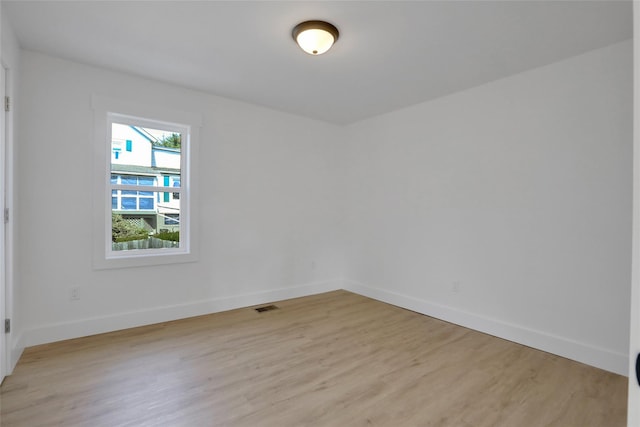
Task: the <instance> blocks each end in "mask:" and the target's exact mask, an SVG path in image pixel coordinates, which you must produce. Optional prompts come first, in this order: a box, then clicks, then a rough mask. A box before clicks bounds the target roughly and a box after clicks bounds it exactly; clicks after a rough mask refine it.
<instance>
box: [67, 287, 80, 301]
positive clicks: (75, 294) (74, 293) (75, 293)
mask: <svg viewBox="0 0 640 427" xmlns="http://www.w3.org/2000/svg"><path fill="white" fill-rule="evenodd" d="M79 299H80V288H71V290H70V291H69V301H78V300H79Z"/></svg>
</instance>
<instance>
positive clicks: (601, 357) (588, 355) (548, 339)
mask: <svg viewBox="0 0 640 427" xmlns="http://www.w3.org/2000/svg"><path fill="white" fill-rule="evenodd" d="M344 289H345V290H348V291H350V292H354V293H357V294H360V295H363V296H366V297H369V298H373V299H376V300H378V301H382V302H386V303H388V304H393V305H396V306H398V307H402V308H406V309H408V310H411V311H415V312H417V313H421V314H424V315H427V316H431V317H435V318H438V319H441V320H445V321H447V322H451V323H455V324H456V325H460V326H464V327H467V328H470V329H473V330H476V331H479V332H483V333H486V334H489V335H493V336H496V337H499V338H503V339H506V340H509V341H513V342H516V343H519V344H523V345H526V346H528V347H533V348H536V349H538V350H542V351H546V352H548V353H552V354H556V355H558V356H562V357H566V358H568V359H571V360H575V361H577V362H581V363H586V364H588V365H591V366H595V367H597V368H600V369H604V370H607V371H610V372H614V373H616V374H620V375H625V376H626V375H627V374H628V363H629V362H628V361H629V358H628V356H627V355H626V354H622V353H615V352H612V351H610V350H606V349H603V348H598V347H595V346H592V345H590V344H587V343H582V342H578V341H575V340H572V339H569V338H565V337H561V336H557V335H553V334H549V333H546V332H542V331H538V330H535V329H530V328H526V327H524V326H521V325H516V324H513V323H508V322H504V321H501V320H498V319H493V318H490V317H485V316H481V315H478V314H474V313H469V312H466V311H462V310H459V309H456V308H453V307H447V306H444V305H441V304H436V303H433V302H430V301H425V300H422V299H419V298H414V297H411V296H408V295H403V294H399V293H395V292H389V291H386V290H383V289H379V288H374V287H370V286H367V285H364V284H362V283H359V282H356V281H352V280H345V281H344Z"/></svg>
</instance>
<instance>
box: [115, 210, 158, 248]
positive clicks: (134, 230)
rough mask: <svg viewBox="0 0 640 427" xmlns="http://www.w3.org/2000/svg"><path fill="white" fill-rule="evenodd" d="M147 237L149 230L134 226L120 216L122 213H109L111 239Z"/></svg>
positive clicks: (125, 239) (127, 239)
mask: <svg viewBox="0 0 640 427" xmlns="http://www.w3.org/2000/svg"><path fill="white" fill-rule="evenodd" d="M147 238H149V232H148V231H147V230H145V229H144V228H140V227H136V226H135V225H134V224H131V223H130V222H129V221H127V220H125V219H124V218H122V215H117V214H113V213H112V214H111V240H112V241H114V242H129V241H131V240H143V239H147Z"/></svg>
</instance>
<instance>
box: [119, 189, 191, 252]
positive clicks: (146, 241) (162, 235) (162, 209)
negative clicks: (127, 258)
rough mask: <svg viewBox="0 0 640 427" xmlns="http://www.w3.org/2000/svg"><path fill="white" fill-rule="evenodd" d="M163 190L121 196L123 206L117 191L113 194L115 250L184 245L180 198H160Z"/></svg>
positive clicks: (178, 246)
mask: <svg viewBox="0 0 640 427" xmlns="http://www.w3.org/2000/svg"><path fill="white" fill-rule="evenodd" d="M115 193H116V194H117V193H118V192H117V191H116V192H115ZM139 193H142V192H139ZM161 193H163V192H161V191H153V192H150V194H151V195H150V196H142V195H141V194H138V195H137V197H128V196H126V197H122V196H121V197H120V203H121V207H120V209H116V208H115V207H114V204H113V201H114V200H117V199H118V198H117V197H116V195H114V196H113V197H112V198H111V199H112V219H111V221H112V223H111V231H112V236H111V240H112V250H114V251H123V250H148V249H159V248H180V201H179V200H176V201H171V202H170V203H162V202H156V200H158V196H159V195H160V194H161Z"/></svg>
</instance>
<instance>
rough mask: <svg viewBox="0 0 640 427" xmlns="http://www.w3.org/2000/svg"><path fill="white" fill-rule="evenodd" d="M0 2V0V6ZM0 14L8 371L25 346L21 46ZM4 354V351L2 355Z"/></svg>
mask: <svg viewBox="0 0 640 427" xmlns="http://www.w3.org/2000/svg"><path fill="white" fill-rule="evenodd" d="M1 8H2V4H1V3H0V9H1ZM1 15H2V23H1V27H2V34H1V35H0V38H1V39H2V45H1V47H0V62H1V63H2V66H3V67H5V68H6V69H7V95H8V96H9V97H10V98H11V103H12V104H13V108H12V109H11V111H9V112H8V113H7V116H6V126H7V135H6V136H7V138H6V153H5V154H6V158H5V162H6V170H5V171H4V173H5V179H6V182H5V185H6V194H5V197H6V199H5V200H6V201H5V203H6V207H7V208H8V209H9V210H10V218H11V220H10V221H9V223H8V224H7V226H6V228H5V242H6V248H5V249H6V260H5V261H6V262H5V269H6V271H5V281H6V293H5V296H6V304H5V307H6V312H5V316H6V317H8V318H10V319H11V322H12V328H11V333H9V334H7V340H6V343H7V346H8V347H9V355H8V357H7V359H8V362H9V363H8V365H7V371H8V372H11V371H12V370H13V368H14V366H15V364H16V363H18V359H19V358H20V355H21V354H22V350H23V349H24V347H23V346H22V345H20V344H19V343H18V341H19V340H17V339H16V337H18V336H19V335H20V330H21V329H22V325H23V323H24V322H23V320H22V319H23V317H22V316H21V313H20V312H19V310H14V308H15V306H16V304H17V301H19V300H20V298H21V295H22V294H21V289H20V285H19V276H18V275H17V274H16V273H15V267H16V257H15V251H16V250H17V247H18V246H19V242H18V241H17V239H16V238H15V232H16V227H17V225H18V224H19V223H20V211H19V209H18V206H17V204H16V194H15V186H16V183H17V182H18V177H17V172H16V170H15V162H14V159H15V156H16V154H15V153H16V151H17V150H18V149H19V146H18V144H16V141H17V138H18V137H19V130H18V129H17V126H16V123H17V118H18V113H17V110H18V107H19V105H20V97H19V96H18V94H17V92H18V86H19V81H20V53H21V51H20V46H19V45H18V41H17V39H16V37H15V34H14V32H13V28H12V27H11V24H10V22H9V20H8V18H7V16H6V14H4V13H3V14H1ZM3 357H4V355H3Z"/></svg>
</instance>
